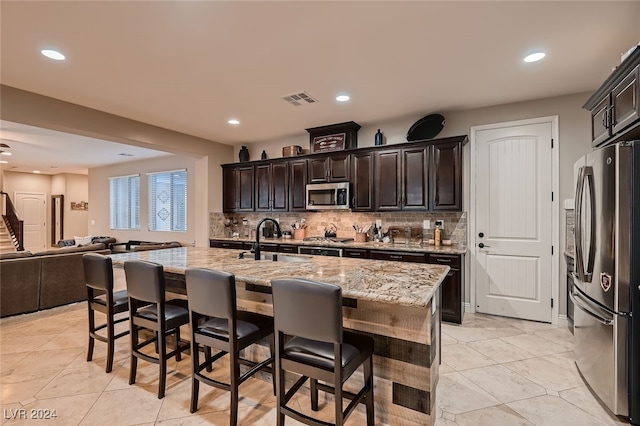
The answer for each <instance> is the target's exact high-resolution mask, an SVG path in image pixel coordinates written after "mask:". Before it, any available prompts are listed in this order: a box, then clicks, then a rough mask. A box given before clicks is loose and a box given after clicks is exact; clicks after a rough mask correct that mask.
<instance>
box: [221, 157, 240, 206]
mask: <svg viewBox="0 0 640 426" xmlns="http://www.w3.org/2000/svg"><path fill="white" fill-rule="evenodd" d="M236 181H237V169H234V168H230V167H225V168H223V169H222V211H223V212H225V213H232V212H235V211H236V209H237V208H238V206H237V205H236V202H237V200H238V195H237V192H238V190H239V187H238V186H237V185H236Z"/></svg>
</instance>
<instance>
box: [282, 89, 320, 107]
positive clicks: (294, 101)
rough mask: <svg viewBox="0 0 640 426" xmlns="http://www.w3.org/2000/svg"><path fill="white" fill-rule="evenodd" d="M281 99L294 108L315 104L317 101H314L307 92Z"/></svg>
mask: <svg viewBox="0 0 640 426" xmlns="http://www.w3.org/2000/svg"><path fill="white" fill-rule="evenodd" d="M282 99H284V100H285V101H287V102H289V103H290V104H291V105H295V106H300V105H306V104H315V103H316V102H318V100H317V99H315V98H314V97H313V96H311V95H310V94H308V93H307V92H297V93H292V94H290V95H285V96H283V97H282Z"/></svg>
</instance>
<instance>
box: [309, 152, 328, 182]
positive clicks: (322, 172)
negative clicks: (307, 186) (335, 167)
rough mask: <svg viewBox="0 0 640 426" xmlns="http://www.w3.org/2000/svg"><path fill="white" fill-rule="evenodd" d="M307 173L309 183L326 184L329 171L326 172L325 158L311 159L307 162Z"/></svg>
mask: <svg viewBox="0 0 640 426" xmlns="http://www.w3.org/2000/svg"><path fill="white" fill-rule="evenodd" d="M307 167H308V171H309V183H319V182H327V180H328V179H329V175H328V173H329V171H328V170H327V157H318V158H311V159H309V160H308V162H307Z"/></svg>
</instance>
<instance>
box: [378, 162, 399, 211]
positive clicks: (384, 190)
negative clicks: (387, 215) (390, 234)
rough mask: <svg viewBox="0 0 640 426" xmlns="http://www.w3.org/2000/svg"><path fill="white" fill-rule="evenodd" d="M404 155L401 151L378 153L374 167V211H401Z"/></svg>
mask: <svg viewBox="0 0 640 426" xmlns="http://www.w3.org/2000/svg"><path fill="white" fill-rule="evenodd" d="M401 159H402V155H401V152H400V150H399V149H391V150H385V151H378V152H376V154H375V160H374V161H375V163H374V164H375V165H374V188H375V189H374V200H375V201H374V210H375V211H378V212H383V211H394V210H400V209H401V208H402V207H401V203H400V198H401V196H402V188H401V182H402V180H401V176H402V175H401V172H402V163H401Z"/></svg>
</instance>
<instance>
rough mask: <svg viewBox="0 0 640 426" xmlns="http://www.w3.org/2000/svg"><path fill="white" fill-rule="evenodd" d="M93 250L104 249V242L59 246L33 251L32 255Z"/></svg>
mask: <svg viewBox="0 0 640 426" xmlns="http://www.w3.org/2000/svg"><path fill="white" fill-rule="evenodd" d="M95 250H104V244H88V245H86V246H82V247H76V246H71V247H63V248H59V249H51V250H44V251H38V252H36V253H34V254H33V255H34V256H49V255H52V254H66V253H77V252H83V251H95Z"/></svg>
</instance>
